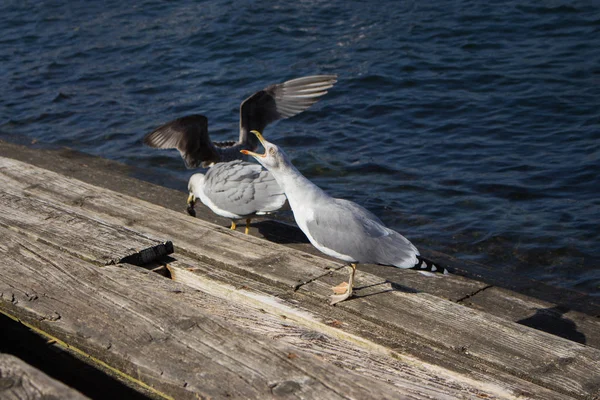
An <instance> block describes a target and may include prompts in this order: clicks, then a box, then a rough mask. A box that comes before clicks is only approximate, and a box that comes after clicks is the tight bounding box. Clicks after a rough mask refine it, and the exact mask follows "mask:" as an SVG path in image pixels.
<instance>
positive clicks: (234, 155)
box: [144, 75, 337, 168]
mask: <svg viewBox="0 0 600 400" xmlns="http://www.w3.org/2000/svg"><path fill="white" fill-rule="evenodd" d="M336 78H337V75H314V76H305V77H302V78H297V79H292V80H289V81H286V82H283V83H279V84H275V85H270V86H267V87H266V88H264V89H263V90H260V91H258V92H256V93H254V94H253V95H252V96H250V97H248V98H247V99H246V100H244V101H243V102H242V104H241V105H240V134H239V138H238V140H237V141H233V140H231V141H226V142H213V141H212V140H210V137H209V135H208V119H207V118H206V117H205V116H204V115H199V114H195V115H188V116H185V117H181V118H177V119H175V120H173V121H170V122H167V123H166V124H164V125H162V126H160V127H158V128H156V129H155V130H154V131H152V132H150V133H149V134H147V135H146V136H145V137H144V143H145V144H147V145H148V146H150V147H155V148H159V149H177V150H179V152H180V153H181V157H183V159H184V161H185V165H186V166H187V167H188V168H195V167H198V166H200V165H201V166H203V167H208V166H210V165H212V164H216V163H218V162H224V161H231V160H236V159H240V158H242V156H241V154H240V150H244V149H245V150H256V148H257V147H258V140H257V139H256V137H255V136H254V135H251V134H250V131H251V130H257V131H260V132H262V131H263V130H264V129H265V127H266V126H267V125H268V124H270V123H271V122H274V121H277V120H279V119H284V118H289V117H292V116H294V115H296V114H299V113H301V112H302V111H304V110H306V109H307V108H309V107H310V106H312V105H313V104H314V103H316V102H317V101H319V99H320V98H321V97H322V96H323V95H325V94H327V89H330V88H331V87H333V85H334V84H335V83H336V82H337V80H336Z"/></svg>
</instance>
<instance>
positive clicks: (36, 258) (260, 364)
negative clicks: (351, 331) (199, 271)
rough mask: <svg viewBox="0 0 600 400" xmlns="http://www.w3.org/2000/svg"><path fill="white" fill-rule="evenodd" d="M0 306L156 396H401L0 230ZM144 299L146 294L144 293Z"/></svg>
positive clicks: (198, 300) (153, 279)
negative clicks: (1, 261)
mask: <svg viewBox="0 0 600 400" xmlns="http://www.w3.org/2000/svg"><path fill="white" fill-rule="evenodd" d="M0 235H1V236H2V238H3V241H2V244H0V256H1V257H2V258H3V260H4V265H3V274H2V275H1V276H0V309H1V310H2V312H3V313H6V314H7V315H9V316H13V317H15V316H18V319H19V320H20V321H22V322H23V323H25V324H27V325H28V326H29V327H31V328H32V329H35V330H36V331H37V332H39V333H42V334H44V335H47V336H48V337H51V338H53V339H54V340H57V342H59V343H62V344H63V345H64V346H66V347H69V348H70V349H71V350H75V351H76V352H79V353H81V354H83V355H85V356H87V357H89V359H90V360H92V361H93V362H96V363H99V364H101V365H102V366H103V367H105V368H109V369H110V370H112V371H113V372H114V373H116V374H118V375H120V376H121V377H122V378H124V379H127V380H129V381H130V382H134V383H138V384H140V385H142V386H143V387H144V388H145V389H146V390H150V391H151V392H153V393H154V394H155V395H156V396H159V397H163V398H178V399H180V398H181V399H195V398H197V395H199V396H201V397H211V398H224V397H233V398H266V397H271V396H273V395H274V394H280V395H282V396H283V397H295V398H309V399H312V398H326V399H343V398H366V397H369V396H375V397H376V398H407V397H405V396H403V395H402V394H400V393H398V392H397V390H396V389H395V388H394V387H393V386H391V385H389V384H386V383H384V382H381V381H373V380H372V379H369V378H366V377H363V376H361V375H359V374H357V373H354V372H352V371H347V370H343V369H341V368H339V367H336V366H335V365H333V364H330V363H327V362H325V361H323V360H320V359H318V358H316V357H314V356H312V355H310V354H308V353H306V352H303V351H299V350H297V349H295V348H292V347H290V346H289V345H285V344H282V343H280V342H277V341H270V340H265V339H264V338H260V337H259V336H258V335H253V334H251V333H249V332H239V331H238V330H237V329H235V327H233V326H232V325H231V324H229V323H228V322H227V321H226V320H225V319H223V318H219V317H217V316H215V315H211V314H210V313H208V312H207V311H206V308H205V307H206V304H207V303H206V296H205V295H203V294H202V293H200V292H198V291H196V290H192V289H190V288H187V287H185V286H184V285H181V284H177V283H176V282H173V281H171V280H167V279H164V278H163V277H161V276H159V275H157V274H154V273H152V272H149V271H146V270H144V269H141V268H138V267H130V268H122V267H119V266H112V265H111V266H106V267H102V268H99V267H97V266H95V265H93V264H90V263H86V262H84V261H82V260H80V259H78V258H75V257H73V256H71V255H69V254H66V253H63V252H60V251H58V250H56V249H55V248H53V247H50V246H47V245H44V244H42V243H39V242H35V241H32V240H31V239H29V238H28V237H26V236H23V235H19V234H17V233H15V232H12V231H9V230H7V229H5V228H0ZM149 293H151V296H149V295H148V294H149Z"/></svg>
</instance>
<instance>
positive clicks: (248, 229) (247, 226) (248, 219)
mask: <svg viewBox="0 0 600 400" xmlns="http://www.w3.org/2000/svg"><path fill="white" fill-rule="evenodd" d="M250 221H252V219H251V218H246V231H245V233H246V235H247V234H248V232H250Z"/></svg>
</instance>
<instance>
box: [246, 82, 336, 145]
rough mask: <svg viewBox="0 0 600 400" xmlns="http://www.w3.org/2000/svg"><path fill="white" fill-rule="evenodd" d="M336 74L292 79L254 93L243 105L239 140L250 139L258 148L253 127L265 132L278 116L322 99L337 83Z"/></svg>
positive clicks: (290, 113)
mask: <svg viewBox="0 0 600 400" xmlns="http://www.w3.org/2000/svg"><path fill="white" fill-rule="evenodd" d="M336 78H337V75H314V76H305V77H303V78H298V79H292V80H290V81H286V82H283V83H279V84H276V85H270V86H268V87H266V88H265V89H263V90H261V91H259V92H256V93H254V94H253V95H252V96H250V97H248V98H247V99H246V100H244V101H243V102H242V104H241V106H240V140H239V142H240V143H246V142H247V141H251V142H252V145H253V147H248V148H249V149H250V150H255V149H256V146H258V140H256V138H255V137H254V135H248V133H249V132H250V131H252V130H257V131H259V132H261V133H262V131H263V130H264V128H265V127H266V126H267V125H268V124H270V123H271V122H274V121H276V120H278V119H282V118H289V117H292V116H294V115H296V114H298V113H300V112H302V111H304V110H306V109H307V108H309V107H310V106H312V105H313V104H314V103H316V102H317V101H319V99H320V98H321V96H323V95H325V94H327V89H329V88H331V87H333V85H334V84H335V83H336V82H337V80H336Z"/></svg>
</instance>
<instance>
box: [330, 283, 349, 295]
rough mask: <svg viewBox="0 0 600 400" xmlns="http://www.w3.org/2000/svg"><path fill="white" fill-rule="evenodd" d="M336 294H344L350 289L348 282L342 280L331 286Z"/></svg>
mask: <svg viewBox="0 0 600 400" xmlns="http://www.w3.org/2000/svg"><path fill="white" fill-rule="evenodd" d="M331 289H332V290H333V293H335V294H344V293H346V292H347V291H348V282H342V283H340V284H339V285H337V286H334V287H332V288H331Z"/></svg>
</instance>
